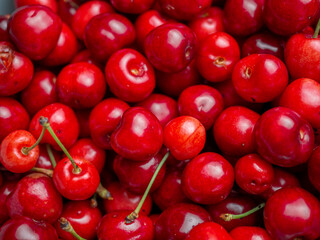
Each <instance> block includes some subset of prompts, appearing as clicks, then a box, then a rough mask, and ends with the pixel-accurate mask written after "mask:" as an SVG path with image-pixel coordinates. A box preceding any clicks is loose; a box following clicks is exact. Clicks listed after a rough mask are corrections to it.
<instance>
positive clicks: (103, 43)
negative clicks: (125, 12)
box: [84, 13, 136, 62]
mask: <svg viewBox="0 0 320 240" xmlns="http://www.w3.org/2000/svg"><path fill="white" fill-rule="evenodd" d="M135 38H136V33H135V30H134V26H133V24H132V23H131V22H130V21H129V19H127V18H126V17H124V16H122V15H120V14H116V13H112V14H110V13H104V14H100V15H98V16H96V17H94V18H92V20H90V22H89V23H88V25H87V26H86V29H85V33H84V42H85V44H86V46H87V48H88V49H89V51H90V53H91V54H92V56H93V57H94V58H96V59H97V60H99V61H101V62H106V61H107V60H108V59H109V57H110V56H111V55H112V54H113V53H114V52H116V51H118V50H120V49H122V48H124V47H128V46H129V45H131V44H132V43H133V42H134V40H135Z"/></svg>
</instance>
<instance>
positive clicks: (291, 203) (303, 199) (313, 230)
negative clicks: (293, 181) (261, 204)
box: [264, 187, 320, 240]
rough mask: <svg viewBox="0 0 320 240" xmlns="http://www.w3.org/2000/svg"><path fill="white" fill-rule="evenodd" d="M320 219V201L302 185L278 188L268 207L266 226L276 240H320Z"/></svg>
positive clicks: (268, 202) (265, 213)
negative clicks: (299, 186)
mask: <svg viewBox="0 0 320 240" xmlns="http://www.w3.org/2000/svg"><path fill="white" fill-rule="evenodd" d="M319 222H320V203H319V200H318V199H317V198H316V197H314V196H313V195H312V194H311V193H309V192H307V191H306V190H304V189H302V188H298V187H291V188H283V189H281V190H279V191H277V192H276V193H274V194H273V195H272V196H271V197H270V198H269V199H268V201H267V202H266V206H265V208H264V225H265V227H266V229H267V231H268V233H269V234H270V236H271V237H272V239H288V240H293V239H297V238H302V239H317V238H318V237H319V236H320V232H319V224H320V223H319Z"/></svg>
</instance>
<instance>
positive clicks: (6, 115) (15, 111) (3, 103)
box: [0, 97, 30, 142]
mask: <svg viewBox="0 0 320 240" xmlns="http://www.w3.org/2000/svg"><path fill="white" fill-rule="evenodd" d="M29 122H30V117H29V114H28V113H27V111H26V109H25V108H24V107H23V106H22V105H21V104H20V103H19V102H18V101H17V100H15V99H13V98H4V97H0V126H1V132H0V142H2V140H3V139H4V138H5V137H6V136H7V135H9V133H11V132H13V131H15V130H19V129H21V130H25V129H27V128H28V126H29Z"/></svg>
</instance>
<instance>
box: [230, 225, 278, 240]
mask: <svg viewBox="0 0 320 240" xmlns="http://www.w3.org/2000/svg"><path fill="white" fill-rule="evenodd" d="M230 236H231V237H232V239H233V240H256V239H258V240H272V238H271V237H270V235H269V234H268V233H267V232H266V230H265V229H263V228H261V227H251V226H250V227H249V226H242V227H237V228H235V229H233V230H232V231H231V232H230Z"/></svg>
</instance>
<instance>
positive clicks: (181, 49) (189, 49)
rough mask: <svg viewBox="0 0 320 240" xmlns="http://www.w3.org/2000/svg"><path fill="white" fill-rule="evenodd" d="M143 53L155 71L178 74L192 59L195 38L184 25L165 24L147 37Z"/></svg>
mask: <svg viewBox="0 0 320 240" xmlns="http://www.w3.org/2000/svg"><path fill="white" fill-rule="evenodd" d="M164 49H165V51H164ZM144 51H145V54H146V56H147V58H148V59H149V61H150V62H151V64H152V65H153V66H154V67H155V68H156V69H158V70H160V71H163V72H168V73H173V72H179V71H181V70H183V69H184V68H186V67H187V66H188V65H189V64H190V62H191V61H192V59H193V58H194V56H195V53H196V52H195V51H196V38H195V35H194V33H193V31H192V30H191V29H190V28H189V27H187V26H186V25H183V24H181V23H166V24H163V25H161V26H158V27H156V28H155V29H153V30H152V31H151V32H150V33H149V34H148V35H147V37H146V39H145V41H144Z"/></svg>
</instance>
